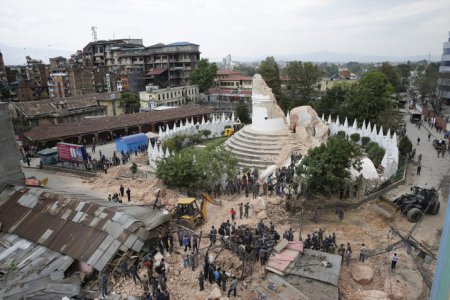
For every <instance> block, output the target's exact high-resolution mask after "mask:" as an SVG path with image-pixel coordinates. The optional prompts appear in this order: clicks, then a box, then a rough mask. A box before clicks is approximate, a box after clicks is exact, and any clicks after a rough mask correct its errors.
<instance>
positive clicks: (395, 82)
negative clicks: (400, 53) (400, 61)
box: [380, 62, 405, 93]
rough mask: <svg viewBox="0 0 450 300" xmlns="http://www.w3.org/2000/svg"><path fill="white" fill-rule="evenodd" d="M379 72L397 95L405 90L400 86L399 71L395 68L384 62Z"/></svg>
mask: <svg viewBox="0 0 450 300" xmlns="http://www.w3.org/2000/svg"><path fill="white" fill-rule="evenodd" d="M380 71H381V73H383V74H384V76H386V77H387V79H388V80H389V82H390V83H391V84H392V86H393V87H394V90H395V91H396V92H397V93H399V92H402V91H404V90H405V88H404V87H402V86H401V76H400V71H399V69H398V68H397V67H395V66H393V65H391V64H390V63H388V62H384V63H383V64H382V65H381V67H380Z"/></svg>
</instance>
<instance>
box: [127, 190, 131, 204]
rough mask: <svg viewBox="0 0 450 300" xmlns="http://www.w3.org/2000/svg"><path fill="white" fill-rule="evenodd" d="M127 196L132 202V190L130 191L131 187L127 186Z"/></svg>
mask: <svg viewBox="0 0 450 300" xmlns="http://www.w3.org/2000/svg"><path fill="white" fill-rule="evenodd" d="M127 198H128V202H131V191H130V188H127Z"/></svg>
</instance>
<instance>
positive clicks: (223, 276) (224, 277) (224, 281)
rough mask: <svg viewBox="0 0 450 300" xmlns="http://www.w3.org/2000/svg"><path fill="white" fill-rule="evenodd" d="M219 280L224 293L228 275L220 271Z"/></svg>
mask: <svg viewBox="0 0 450 300" xmlns="http://www.w3.org/2000/svg"><path fill="white" fill-rule="evenodd" d="M221 279H222V291H224V292H226V291H227V279H228V275H227V273H226V272H225V271H222V276H221Z"/></svg>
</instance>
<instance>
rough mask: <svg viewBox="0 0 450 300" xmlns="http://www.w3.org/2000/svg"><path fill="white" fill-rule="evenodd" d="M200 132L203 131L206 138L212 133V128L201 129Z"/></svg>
mask: <svg viewBox="0 0 450 300" xmlns="http://www.w3.org/2000/svg"><path fill="white" fill-rule="evenodd" d="M200 133H201V134H202V135H203V136H204V137H205V138H208V136H210V135H211V130H207V129H204V130H201V131H200Z"/></svg>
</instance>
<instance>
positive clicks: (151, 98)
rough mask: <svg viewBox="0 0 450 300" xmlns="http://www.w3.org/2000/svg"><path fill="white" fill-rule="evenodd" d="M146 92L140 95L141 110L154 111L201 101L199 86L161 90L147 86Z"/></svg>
mask: <svg viewBox="0 0 450 300" xmlns="http://www.w3.org/2000/svg"><path fill="white" fill-rule="evenodd" d="M146 89H147V90H146V91H143V92H140V93H139V99H140V100H141V109H143V110H148V109H154V108H156V107H158V106H178V105H183V104H186V103H188V102H195V101H197V100H198V99H199V95H200V94H199V89H198V86H197V85H189V86H177V87H169V88H165V89H159V88H158V87H157V86H151V85H147V86H146Z"/></svg>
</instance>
